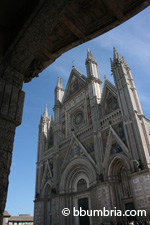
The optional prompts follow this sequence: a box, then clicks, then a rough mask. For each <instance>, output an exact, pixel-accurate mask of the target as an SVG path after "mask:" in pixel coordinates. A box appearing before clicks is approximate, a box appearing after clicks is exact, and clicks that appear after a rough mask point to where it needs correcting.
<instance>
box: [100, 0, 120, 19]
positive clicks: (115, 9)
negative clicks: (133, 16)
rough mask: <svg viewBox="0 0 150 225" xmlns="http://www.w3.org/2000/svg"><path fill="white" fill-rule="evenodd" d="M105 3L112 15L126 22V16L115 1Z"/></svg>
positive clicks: (105, 0)
mask: <svg viewBox="0 0 150 225" xmlns="http://www.w3.org/2000/svg"><path fill="white" fill-rule="evenodd" d="M103 2H104V4H105V5H106V7H107V9H108V11H109V12H110V13H111V14H113V15H114V16H115V17H116V18H117V19H118V20H124V14H123V13H122V11H121V10H120V8H119V7H118V5H117V3H116V1H115V0H103Z"/></svg>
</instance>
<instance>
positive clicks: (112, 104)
mask: <svg viewBox="0 0 150 225" xmlns="http://www.w3.org/2000/svg"><path fill="white" fill-rule="evenodd" d="M118 108H119V105H118V100H117V98H116V97H115V96H114V95H113V94H112V93H111V92H110V91H108V90H107V92H106V97H105V101H104V114H105V116H106V115H108V114H109V113H111V112H113V111H114V110H116V109H118Z"/></svg>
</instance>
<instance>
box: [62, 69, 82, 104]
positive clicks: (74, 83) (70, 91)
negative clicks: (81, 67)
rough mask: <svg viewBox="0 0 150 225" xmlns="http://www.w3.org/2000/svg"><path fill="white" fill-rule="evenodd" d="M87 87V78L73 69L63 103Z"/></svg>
mask: <svg viewBox="0 0 150 225" xmlns="http://www.w3.org/2000/svg"><path fill="white" fill-rule="evenodd" d="M85 85H86V77H85V76H84V75H83V74H81V73H80V72H79V71H78V70H77V69H76V68H75V67H73V69H72V71H71V74H70V77H69V80H68V83H67V86H66V89H65V94H64V99H63V102H65V101H66V100H68V99H69V98H70V97H71V96H73V95H74V94H76V93H77V92H78V91H79V90H80V89H81V88H83V87H84V86H85Z"/></svg>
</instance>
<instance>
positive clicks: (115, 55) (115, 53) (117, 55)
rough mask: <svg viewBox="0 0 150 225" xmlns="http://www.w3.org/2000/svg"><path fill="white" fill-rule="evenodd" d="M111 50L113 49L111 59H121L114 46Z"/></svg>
mask: <svg viewBox="0 0 150 225" xmlns="http://www.w3.org/2000/svg"><path fill="white" fill-rule="evenodd" d="M113 51H114V57H113V60H117V59H118V60H121V57H120V55H119V53H118V52H117V50H116V49H115V47H113Z"/></svg>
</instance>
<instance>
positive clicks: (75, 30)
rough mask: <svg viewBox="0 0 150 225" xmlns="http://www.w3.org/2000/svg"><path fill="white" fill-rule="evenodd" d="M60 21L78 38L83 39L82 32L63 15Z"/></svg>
mask: <svg viewBox="0 0 150 225" xmlns="http://www.w3.org/2000/svg"><path fill="white" fill-rule="evenodd" d="M61 22H62V23H63V24H64V25H65V26H66V27H67V28H68V29H69V30H70V31H71V32H72V33H73V34H74V35H75V36H76V37H78V38H79V39H84V38H85V36H84V34H83V33H82V32H81V31H80V29H79V28H78V27H77V26H76V25H75V24H74V23H73V22H72V21H71V20H70V19H69V18H68V17H67V16H65V15H63V16H62V17H61Z"/></svg>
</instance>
